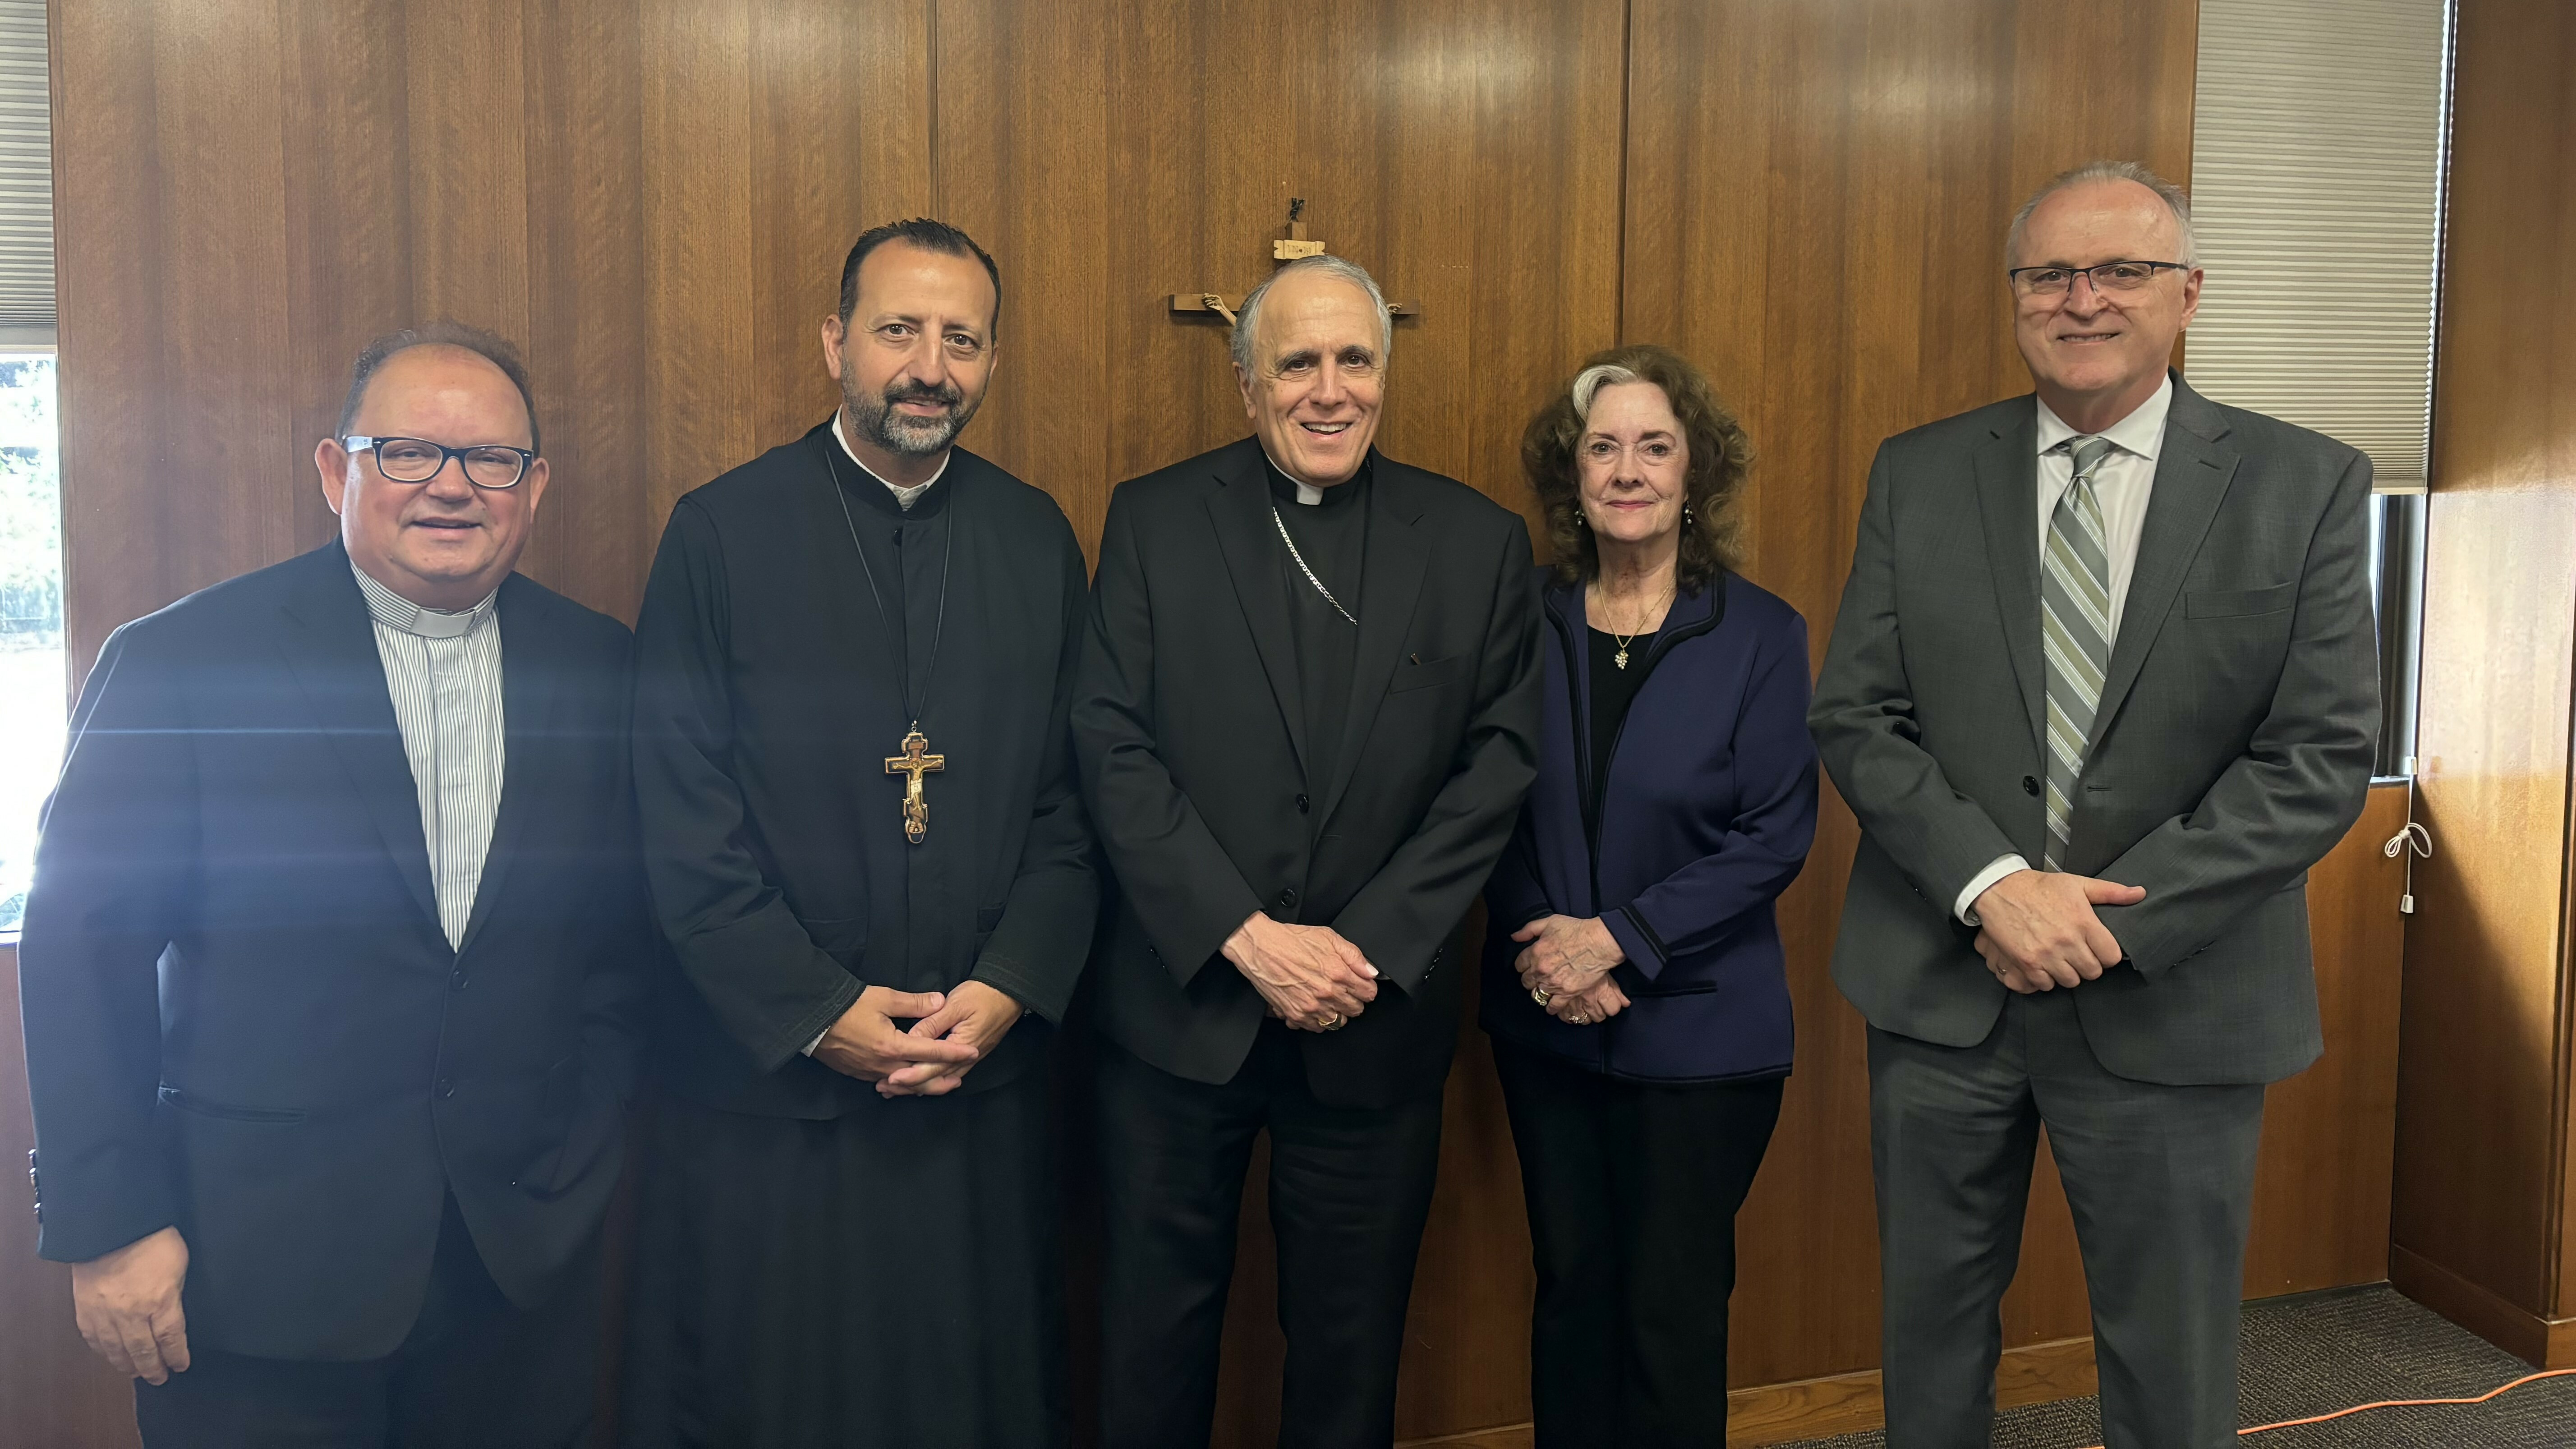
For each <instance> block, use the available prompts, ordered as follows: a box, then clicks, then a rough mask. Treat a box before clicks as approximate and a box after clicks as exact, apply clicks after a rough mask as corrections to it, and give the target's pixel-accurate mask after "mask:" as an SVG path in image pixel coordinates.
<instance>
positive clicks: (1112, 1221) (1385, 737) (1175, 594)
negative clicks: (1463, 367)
mask: <svg viewBox="0 0 2576 1449" xmlns="http://www.w3.org/2000/svg"><path fill="white" fill-rule="evenodd" d="M1390 341H1391V328H1390V326H1389V319H1388V314H1387V309H1386V303H1385V300H1384V298H1383V297H1381V296H1380V295H1379V293H1378V289H1377V285H1376V284H1375V283H1374V282H1372V281H1371V280H1370V279H1369V276H1368V274H1367V273H1366V272H1364V271H1362V270H1360V269H1359V268H1358V267H1357V266H1354V265H1352V264H1351V263H1349V262H1346V261H1343V260H1341V259H1339V258H1335V257H1330V256H1322V257H1315V258H1311V259H1308V260H1305V261H1300V262H1295V263H1292V264H1290V265H1289V266H1287V267H1285V268H1282V269H1281V270H1280V271H1279V272H1277V273H1276V274H1274V275H1273V276H1272V278H1271V280H1270V281H1269V282H1268V283H1267V284H1265V285H1264V286H1263V287H1262V288H1261V289H1260V290H1259V291H1256V292H1255V293H1254V294H1253V295H1252V296H1251V297H1250V298H1248V299H1246V301H1245V303H1244V307H1243V311H1242V314H1241V318H1240V320H1239V321H1238V322H1237V324H1236V326H1235V331H1234V358H1235V368H1236V374H1237V378H1238V380H1239V381H1240V383H1241V385H1242V388H1243V396H1244V404H1245V409H1246V411H1247V412H1248V413H1249V415H1250V417H1251V419H1252V423H1253V427H1254V431H1255V434H1256V436H1254V437H1252V438H1247V439H1245V440H1243V441H1241V442H1238V443H1234V444H1232V445H1229V446H1227V447H1224V448H1220V449H1218V450H1216V451H1215V452H1213V453H1208V454H1205V455H1203V456H1200V457H1197V458H1193V459H1190V460H1189V461H1188V462H1185V463H1180V464H1176V465H1174V466H1172V467H1170V468H1166V469H1164V470H1162V471H1161V472H1158V473H1154V474H1150V475H1148V476H1146V477H1143V478H1138V479H1135V480H1133V481H1131V482H1128V483H1125V484H1122V485H1121V486H1120V487H1119V488H1118V489H1117V491H1116V493H1115V495H1114V496H1113V497H1112V498H1111V500H1110V505H1109V518H1108V523H1107V529H1106V534H1105V537H1104V538H1103V540H1102V542H1101V548H1100V569H1099V574H1098V577H1097V578H1096V579H1095V580H1094V583H1093V590H1092V618H1091V630H1090V635H1089V639H1088V641H1087V643H1086V644H1085V647H1084V651H1083V659H1082V671H1081V676H1080V679H1079V682H1078V685H1077V688H1076V694H1075V700H1074V707H1073V726H1074V736H1075V747H1076V751H1077V753H1078V754H1079V756H1080V758H1081V762H1082V782H1083V791H1084V795H1085V798H1086V799H1087V801H1088V802H1089V804H1090V806H1091V811H1092V818H1093V821H1094V825H1095V828H1096V829H1097V830H1098V832H1099V834H1100V837H1101V840H1102V842H1103V844H1104V846H1105V848H1106V853H1107V857H1108V860H1109V863H1110V865H1111V866H1112V868H1113V869H1114V871H1115V872H1116V875H1117V879H1118V884H1119V888H1120V891H1119V894H1120V900H1119V904H1118V906H1117V912H1116V916H1115V918H1114V920H1113V921H1112V922H1111V925H1110V929H1109V932H1108V935H1107V938H1106V942H1105V945H1104V947H1103V949H1102V951H1101V952H1100V954H1099V956H1098V958H1097V962H1096V965H1095V968H1094V969H1095V971H1096V972H1097V973H1098V978H1097V992H1098V996H1097V1009H1098V1020H1099V1026H1100V1030H1101V1032H1102V1033H1103V1034H1104V1035H1105V1036H1106V1038H1107V1042H1106V1043H1105V1044H1104V1046H1103V1049H1102V1053H1101V1057H1102V1059H1101V1063H1100V1068H1099V1077H1098V1083H1099V1086H1098V1091H1099V1108H1100V1120H1099V1134H1100V1142H1101V1152H1102V1172H1101V1176H1102V1182H1103V1185H1104V1193H1105V1213H1106V1229H1107V1248H1106V1261H1105V1264H1104V1282H1103V1286H1102V1299H1103V1305H1102V1306H1103V1315H1104V1326H1103V1331H1102V1338H1101V1346H1102V1358H1103V1369H1102V1372H1103V1386H1102V1401H1103V1402H1102V1413H1103V1418H1104V1433H1103V1442H1104V1443H1105V1444H1107V1445H1109V1446H1113V1449H1129V1446H1144V1445H1199V1444H1204V1443H1205V1442H1206V1441H1207V1435H1208V1432H1209V1424H1210V1420H1211V1417H1212V1415H1213V1412H1214V1405H1215V1394H1216V1365H1217V1340H1218V1333H1219V1328H1220V1325H1221V1323H1222V1321H1223V1318H1224V1305H1225V1290H1226V1284H1227V1282H1228V1280H1229V1278H1230V1276H1231V1273H1232V1269H1233V1256H1234V1242H1235V1217H1236V1208H1237V1204H1238V1203H1239V1202H1240V1200H1241V1196H1242V1191H1243V1178H1244V1173H1245V1169H1246V1165H1247V1162H1248V1159H1249V1157H1250V1154H1251V1151H1252V1143H1253V1138H1254V1136H1255V1135H1256V1134H1258V1133H1260V1132H1262V1131H1264V1130H1267V1131H1268V1132H1269V1133H1270V1220H1271V1223H1272V1225H1273V1227H1274V1229H1275V1230H1276V1232H1277V1235H1278V1243H1279V1270H1280V1271H1279V1303H1280V1318H1281V1321H1282V1324H1283V1325H1284V1327H1285V1328H1286V1330H1287V1335H1288V1361H1287V1376H1286V1385H1285V1405H1284V1415H1283V1419H1282V1428H1281V1431H1280V1433H1281V1442H1282V1443H1283V1444H1315V1445H1334V1446H1353V1445H1366V1444H1385V1443H1388V1442H1390V1440H1391V1438H1392V1435H1393V1429H1394V1413H1395V1372H1396V1358H1397V1354H1398V1351H1399V1349H1400V1347H1401V1341H1402V1333H1403V1326H1404V1309H1405V1300H1406V1298H1407V1296H1408V1295H1409V1292H1410V1289H1411V1286H1412V1281H1413V1264H1414V1255H1415V1252H1416V1250H1417V1248H1418V1247H1419V1245H1420V1243H1421V1237H1422V1226H1423V1220H1424V1218H1425V1216H1426V1215H1427V1213H1428V1211H1429V1207H1430V1201H1431V1185H1432V1176H1433V1171H1434V1168H1435V1165H1436V1159H1437V1156H1438V1151H1439V1141H1440V1088H1441V1082H1442V1080H1443V1078H1444V1077H1445V1076H1446V1075H1447V1071H1448V1066H1449V1055H1450V1049H1451V1045H1452V1042H1453V1041H1454V1039H1455V1036H1456V1030H1457V1017H1458V1006H1459V995H1458V993H1459V984H1460V982H1461V980H1462V979H1463V978H1464V976H1465V974H1466V972H1465V969H1464V968H1463V967H1462V965H1461V964H1460V962H1459V959H1458V947H1457V943H1456V934H1457V931H1458V927H1459V924H1460V922H1461V920H1462V918H1463V917H1464V916H1465V915H1466V913H1467V909H1468V906H1469V903H1470V902H1472V901H1473V900H1474V899H1475V896H1476V893H1477V891H1478V890H1479V889H1481V888H1482V886H1483V885H1484V882H1485V877H1486V875H1487V873H1488V872H1489V871H1490V870H1491V869H1492V867H1493V864H1494V861H1495V859H1496V857H1497V856H1498V855H1499V854H1500V853H1501V851H1502V848H1503V843H1504V840H1505V838H1506V837H1507V836H1508V834H1509V833H1510V830H1511V826H1512V821H1513V818H1514V812H1515V811H1516V810H1517V809H1518V808H1519V805H1520V801H1521V796H1522V794H1523V793H1524V792H1525V791H1526V790H1527V789H1528V788H1529V784H1530V781H1531V779H1532V777H1533V776H1534V774H1535V770H1536V766H1535V758H1536V735H1537V727H1538V718H1537V715H1538V698H1539V671H1538V614H1537V608H1536V598H1535V593H1534V590H1533V588H1532V584H1531V578H1532V570H1531V566H1530V548H1529V536H1528V533H1527V530H1526V529H1525V528H1524V527H1523V526H1522V523H1521V520H1520V519H1519V517H1518V516H1517V515H1514V514H1512V513H1510V512H1507V511H1505V510H1504V509H1502V508H1500V507H1498V506H1496V505H1495V504H1493V503H1491V502H1488V501H1487V500H1486V499H1485V498H1483V497H1482V496H1481V495H1479V494H1477V493H1476V492H1474V491H1473V490H1471V489H1469V488H1467V487H1466V486H1465V485H1463V484H1460V483H1457V482H1455V481H1452V480H1450V479H1447V478H1442V477H1439V476H1436V475H1434V474H1431V473H1426V472H1423V471H1422V470H1420V469H1417V468H1409V467H1406V466H1405V465H1403V464H1401V463H1397V462H1394V461H1392V460H1390V459H1388V458H1385V457H1383V456H1381V455H1379V454H1378V453H1376V452H1375V451H1374V450H1373V449H1372V448H1371V446H1370V444H1371V440H1372V439H1373V437H1374V436H1375V433H1376V430H1377V421H1378V416H1379V410H1380V406H1381V403H1382V401H1383V397H1384V384H1385V375H1386V367H1387V353H1388V347H1389V343H1390Z"/></svg>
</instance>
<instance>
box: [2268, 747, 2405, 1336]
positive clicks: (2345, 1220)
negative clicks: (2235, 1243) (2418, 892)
mask: <svg viewBox="0 0 2576 1449" xmlns="http://www.w3.org/2000/svg"><path fill="white" fill-rule="evenodd" d="M2408 803H2409V790H2408V787H2407V786H2405V785H2403V784H2389V785H2380V786H2375V787H2373V788H2372V790H2371V792H2370V799H2369V800H2368V801H2367V802H2366V803H2365V804H2364V805H2363V807H2362V812H2361V819H2360V821H2359V822H2358V823H2356V824H2355V825H2354V826H2353V828H2352V832H2351V833H2350V834H2349V835H2347V836H2345V837H2344V840H2343V843H2342V844H2340V845H2338V846H2336V847H2335V848H2334V851H2333V852H2332V853H2331V854H2329V855H2328V856H2327V857H2326V858H2325V859H2324V860H2323V861H2321V862H2319V863H2318V865H2317V868H2316V869H2315V870H2314V871H2313V872H2311V873H2310V875H2309V877H2308V931H2309V940H2310V942H2311V944H2312V947H2313V949H2314V950H2315V952H2316V958H2317V1010H2318V1014H2319V1016H2320V1018H2321V1019H2322V1020H2323V1022H2324V1024H2325V1039H2326V1050H2325V1055H2324V1056H2323V1057H2322V1058H2320V1059H2319V1060H2318V1062H2317V1064H2316V1065H2315V1066H2312V1067H2310V1068H2308V1069H2307V1070H2306V1071H2304V1072H2301V1073H2300V1074H2299V1075H2297V1076H2295V1077H2292V1078H2290V1079H2289V1080H2288V1081H2286V1082H2281V1083H2278V1084H2276V1085H2275V1086H2274V1087H2273V1088H2272V1090H2271V1092H2270V1093H2269V1094H2268V1095H2267V1096H2266V1097H2265V1099H2264V1103H2263V1154H2262V1157H2261V1159H2260V1161H2259V1162H2258V1163H2257V1166H2256V1169H2255V1178H2254V1220H2253V1230H2252V1232H2251V1234H2250V1236H2249V1237H2248V1240H2247V1243H2246V1253H2245V1296H2246V1297H2248V1298H2270V1297H2275V1296H2278V1295H2280V1294H2283V1293H2305V1292H2308V1291H2310V1290H2312V1289H2317V1288H2335V1287H2341V1286H2343V1285H2346V1284H2351V1283H2375V1282H2378V1281H2379V1280H2380V1279H2382V1278H2385V1277H2387V1276H2388V1212H2389V1182H2390V1173H2391V1171H2392V1162H2393V1159H2394V1158H2395V1155H2396V1150H2397V1023H2398V1013H2399V1002H2400V998H2401V995H2402V992H2403V976H2404V971H2405V926H2404V922H2405V920H2406V917H2404V916H2402V915H2400V914H2398V909H2397V907H2398V900H2399V898H2400V897H2401V896H2403V895H2404V894H2405V891H2406V864H2405V862H2404V861H2403V860H2392V859H2390V858H2389V857H2388V855H2387V853H2386V852H2385V851H2383V850H2382V849H2381V848H2380V847H2381V845H2382V844H2383V843H2384V842H2385V841H2387V839H2388V838H2389V837H2390V836H2392V835H2395V834H2396V833H2397V832H2398V831H2399V830H2401V829H2403V828H2405V825H2406V812H2407V806H2408Z"/></svg>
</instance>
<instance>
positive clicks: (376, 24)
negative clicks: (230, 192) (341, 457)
mask: <svg viewBox="0 0 2576 1449" xmlns="http://www.w3.org/2000/svg"><path fill="white" fill-rule="evenodd" d="M279 19H280V27H279V29H280V34H279V46H278V49H279V67H280V69H281V71H282V72H283V73H284V74H286V75H290V76H293V77H296V81H297V83H296V84H293V85H290V86H288V87H287V88H286V90H285V93H284V100H285V105H286V114H285V118H284V124H283V126H282V128H281V130H280V135H279V139H280V142H281V144H282V146H283V149H284V158H285V164H284V179H285V184H286V216H285V222H286V255H287V269H286V272H287V294H286V307H287V316H288V317H289V319H290V323H289V326H288V328H287V336H288V352H287V357H286V361H287V367H288V372H287V374H286V375H285V376H283V377H280V378H278V379H276V382H275V384H274V385H275V386H276V387H277V388H278V390H279V392H280V393H281V395H282V396H283V398H284V400H285V402H286V405H287V408H288V410H289V412H290V415H291V416H292V418H293V422H292V423H291V425H290V426H291V429H292V431H291V433H290V435H289V436H288V437H286V438H282V439H279V440H278V442H279V443H280V444H281V445H282V446H281V447H280V448H279V454H280V458H279V462H280V464H281V467H280V469H279V471H278V473H277V476H276V480H275V482H276V486H278V487H279V488H281V489H284V490H285V491H286V492H287V493H288V494H289V495H290V496H291V498H292V501H293V502H292V506H293V508H294V510H295V519H296V525H295V542H296V544H297V545H298V546H302V547H310V546H312V545H313V544H318V543H320V542H321V541H322V540H323V539H325V538H328V537H330V536H331V534H332V533H333V532H334V531H335V530H336V528H337V523H336V521H335V520H334V519H333V517H332V515H331V511H330V508H329V506H328V505H327V504H326V503H325V502H324V501H323V498H322V491H321V488H320V486H319V483H318V480H317V479H316V478H315V477H314V475H313V472H312V469H311V467H310V465H309V464H308V465H306V466H305V467H303V468H301V469H293V468H291V467H289V466H286V465H290V464H291V463H292V462H293V460H294V459H295V457H296V456H297V454H298V451H299V449H300V451H301V452H302V453H306V454H309V453H310V452H311V451H312V447H313V444H314V443H315V442H317V441H319V440H320V439H321V438H323V437H324V436H326V435H327V434H329V433H330V432H331V431H332V429H333V428H334V427H336V426H337V425H338V423H339V418H340V407H341V401H342V398H343V396H344V395H345V393H346V391H347V388H348V381H349V365H350V362H351V360H352V359H354V358H355V357H356V356H357V355H358V349H359V348H361V347H363V346H365V345H366V343H367V341H368V340H369V339H370V338H372V337H374V336H375V335H376V334H378V333H380V332H383V331H386V330H388V329H389V328H392V327H394V326H397V325H400V323H401V322H403V321H409V320H411V316H412V239H413V236H414V231H415V228H414V225H413V211H412V187H411V178H410V175H409V140H408V135H409V115H410V108H409V106H408V105H407V103H406V95H407V92H408V90H409V82H408V80H407V78H406V75H405V67H404V58H405V54H406V47H405V41H404V24H403V7H402V3H401V0H352V3H345V4H337V3H332V0H289V3H288V4H287V5H286V6H285V7H284V9H283V11H282V13H281V15H280V17H279ZM388 319H398V320H388Z"/></svg>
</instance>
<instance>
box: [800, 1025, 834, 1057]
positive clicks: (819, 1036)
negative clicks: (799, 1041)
mask: <svg viewBox="0 0 2576 1449" xmlns="http://www.w3.org/2000/svg"><path fill="white" fill-rule="evenodd" d="M831 1034H832V1029H831V1028H830V1027H828V1026H827V1027H825V1028H823V1029H822V1030H821V1031H818V1032H816V1033H814V1039H813V1040H812V1041H809V1042H807V1043H805V1045H804V1046H803V1047H801V1048H799V1049H798V1051H797V1053H796V1054H797V1055H798V1056H802V1057H810V1056H812V1055H814V1048H816V1047H818V1046H821V1045H822V1044H823V1038H825V1037H827V1036H830V1035H831Z"/></svg>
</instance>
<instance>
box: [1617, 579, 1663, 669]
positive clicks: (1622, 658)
mask: <svg viewBox="0 0 2576 1449" xmlns="http://www.w3.org/2000/svg"><path fill="white" fill-rule="evenodd" d="M1680 588H1681V579H1680V577H1679V576H1675V578H1674V579H1673V582H1672V583H1671V584H1669V585H1667V586H1666V587H1665V589H1664V596H1663V597H1662V598H1660V599H1657V600H1656V601H1655V604H1656V606H1657V607H1661V606H1662V605H1664V604H1666V603H1669V602H1671V600H1672V597H1673V595H1674V593H1675V592H1676V591H1678V590H1679V589H1680ZM1602 593H1603V599H1604V602H1607V600H1608V593H1609V591H1608V590H1606V589H1605V590H1603V591H1602ZM1654 612H1655V611H1654V609H1652V608H1650V609H1648V610H1647V611H1646V613H1647V614H1648V615H1652V614H1653V613H1654ZM1602 632H1603V633H1605V634H1608V635H1609V636H1610V637H1611V638H1612V639H1615V640H1617V641H1618V643H1619V652H1618V653H1616V654H1613V655H1611V656H1610V662H1611V663H1613V664H1616V665H1618V666H1619V667H1620V668H1622V669H1625V668H1627V667H1628V644H1629V642H1630V641H1631V640H1633V639H1635V638H1636V637H1637V636H1638V635H1640V634H1643V633H1645V632H1646V621H1645V620H1644V619H1642V618H1641V619H1639V620H1638V621H1637V627H1636V628H1634V629H1631V630H1629V631H1628V632H1627V633H1626V634H1624V635H1623V634H1621V633H1620V632H1619V631H1618V630H1616V629H1605V630H1603V631H1602Z"/></svg>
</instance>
